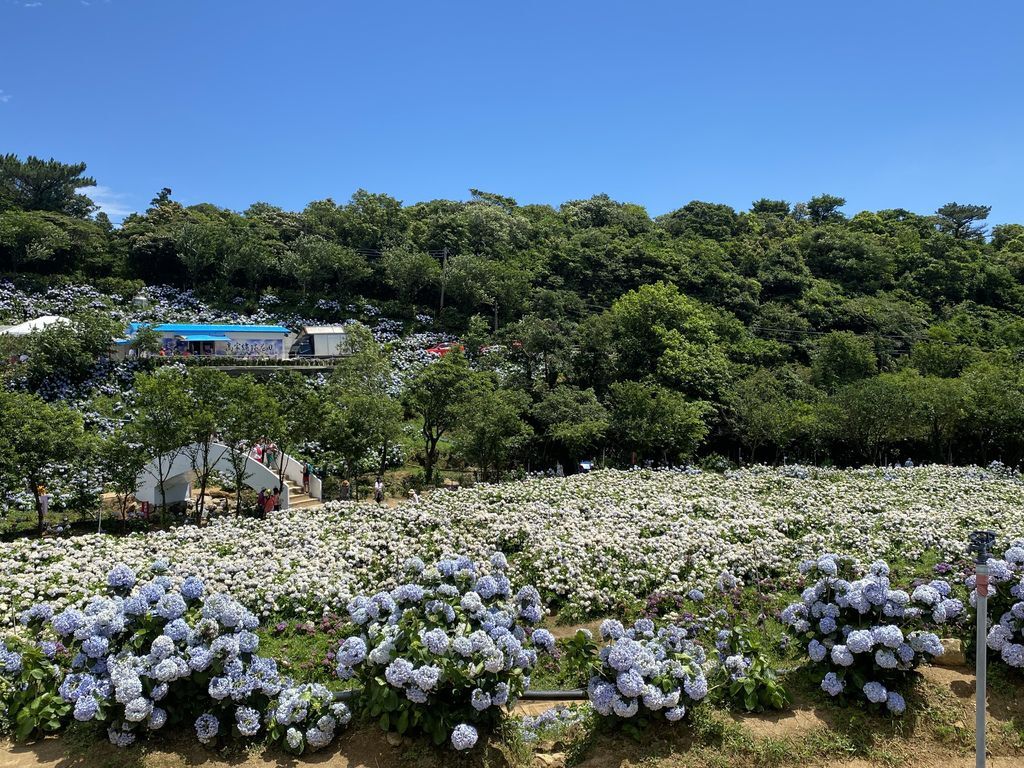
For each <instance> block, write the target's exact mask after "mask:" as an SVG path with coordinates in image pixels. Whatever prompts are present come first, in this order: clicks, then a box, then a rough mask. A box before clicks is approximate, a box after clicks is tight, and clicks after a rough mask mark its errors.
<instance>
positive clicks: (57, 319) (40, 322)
mask: <svg viewBox="0 0 1024 768" xmlns="http://www.w3.org/2000/svg"><path fill="white" fill-rule="evenodd" d="M51 325H71V321H70V320H68V319H67V318H66V317H61V316H60V315H43V316H42V317H37V318H36V319H35V320H26V321H25V322H24V323H19V324H18V325H0V334H4V335H7V336H28V335H29V334H30V333H32V332H33V331H41V330H43V329H44V328H49V327H50V326H51Z"/></svg>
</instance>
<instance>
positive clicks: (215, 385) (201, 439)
mask: <svg viewBox="0 0 1024 768" xmlns="http://www.w3.org/2000/svg"><path fill="white" fill-rule="evenodd" d="M228 382H229V377H228V375H227V374H226V373H224V372H223V371H218V370H216V369H215V368H205V367H197V368H193V369H191V370H189V371H188V372H187V374H186V376H185V379H184V384H185V392H186V396H187V398H188V403H189V415H188V422H187V430H188V443H187V444H186V447H185V455H186V456H187V457H188V460H189V464H191V466H192V474H193V476H194V478H195V484H196V486H197V489H198V491H199V495H198V497H197V498H196V500H195V506H194V507H193V515H194V521H195V524H196V525H202V523H203V513H204V512H205V509H206V491H207V489H208V488H209V485H210V476H211V475H212V474H213V471H214V468H215V466H216V464H217V462H218V461H219V460H220V453H221V449H219V448H218V447H217V445H216V443H217V434H218V432H219V431H220V419H221V414H223V413H224V411H225V410H226V409H227V408H228V401H227V398H228V396H229V390H228ZM230 394H234V392H233V390H232V392H231V393H230Z"/></svg>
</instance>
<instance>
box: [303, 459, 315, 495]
mask: <svg viewBox="0 0 1024 768" xmlns="http://www.w3.org/2000/svg"><path fill="white" fill-rule="evenodd" d="M312 472H313V465H312V464H310V463H309V462H308V461H306V462H303V464H302V492H303V493H309V476H310V474H312Z"/></svg>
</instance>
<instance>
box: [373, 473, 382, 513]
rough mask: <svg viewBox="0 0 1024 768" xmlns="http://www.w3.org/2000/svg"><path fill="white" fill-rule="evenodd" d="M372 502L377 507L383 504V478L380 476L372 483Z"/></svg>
mask: <svg viewBox="0 0 1024 768" xmlns="http://www.w3.org/2000/svg"><path fill="white" fill-rule="evenodd" d="M373 500H374V501H375V502H377V505H378V506H380V505H381V504H383V503H384V478H383V477H381V476H380V475H378V476H377V479H376V480H375V481H374V483H373Z"/></svg>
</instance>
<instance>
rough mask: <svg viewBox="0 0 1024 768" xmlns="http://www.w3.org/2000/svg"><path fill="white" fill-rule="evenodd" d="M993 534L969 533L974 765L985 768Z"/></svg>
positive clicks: (982, 532)
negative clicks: (972, 593)
mask: <svg viewBox="0 0 1024 768" xmlns="http://www.w3.org/2000/svg"><path fill="white" fill-rule="evenodd" d="M995 541H996V535H995V533H994V532H992V531H974V532H973V533H972V534H971V535H970V542H971V549H972V550H974V553H975V559H974V563H975V570H974V572H975V574H976V576H975V578H976V579H977V583H976V584H975V590H976V592H977V605H978V611H977V618H978V626H977V635H976V636H975V648H974V657H975V684H974V699H975V702H974V708H975V719H974V734H975V743H974V750H975V753H974V754H975V765H976V768H985V699H986V696H985V691H986V688H987V681H986V679H985V676H986V674H987V671H988V670H987V669H986V667H987V663H988V557H989V553H990V552H991V551H992V545H993V544H994V543H995Z"/></svg>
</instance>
